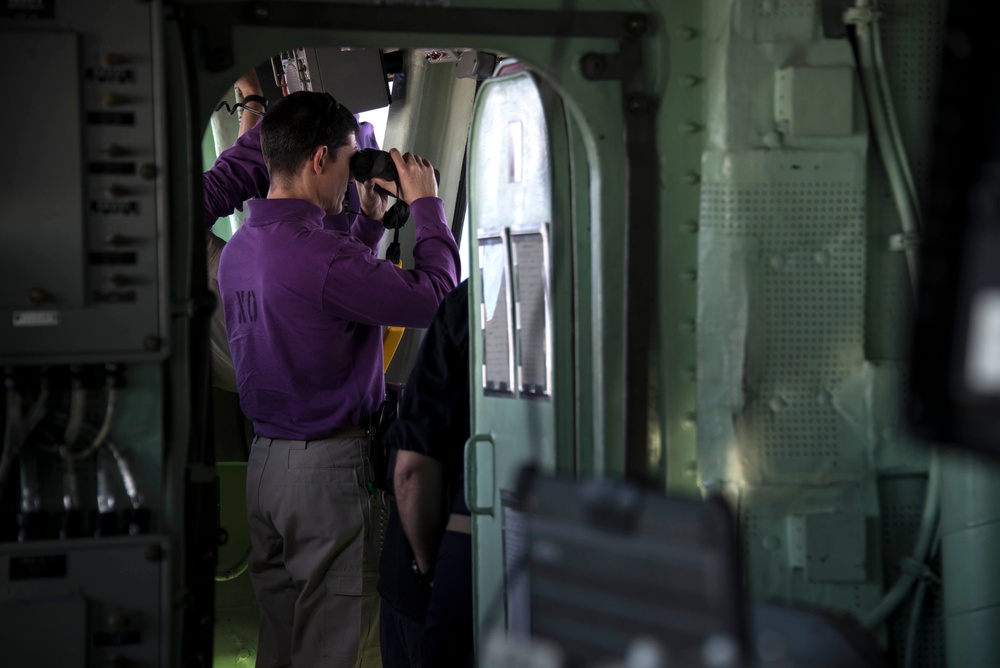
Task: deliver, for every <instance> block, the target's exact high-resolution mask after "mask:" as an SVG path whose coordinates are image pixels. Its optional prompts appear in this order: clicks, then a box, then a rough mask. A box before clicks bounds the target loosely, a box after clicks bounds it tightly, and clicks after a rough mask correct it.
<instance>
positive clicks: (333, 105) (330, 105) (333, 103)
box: [322, 93, 340, 118]
mask: <svg viewBox="0 0 1000 668" xmlns="http://www.w3.org/2000/svg"><path fill="white" fill-rule="evenodd" d="M322 95H323V97H324V98H326V110H325V111H324V112H323V117H324V118H326V115H327V114H329V113H330V109H337V110H339V109H340V102H337V100H336V99H335V98H334V97H333V96H332V95H330V94H329V93H323V94H322Z"/></svg>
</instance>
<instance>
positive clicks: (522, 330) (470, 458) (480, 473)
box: [466, 66, 575, 647]
mask: <svg viewBox="0 0 1000 668" xmlns="http://www.w3.org/2000/svg"><path fill="white" fill-rule="evenodd" d="M518 68H519V71H515V72H514V73H511V74H504V73H503V71H501V75H500V76H498V77H496V78H494V79H490V80H487V81H485V82H484V83H483V85H482V88H481V90H480V92H479V95H478V98H477V100H476V106H475V109H474V111H473V120H472V131H471V138H470V142H469V153H468V183H469V192H470V197H469V220H470V228H469V230H470V235H471V236H470V238H471V239H472V243H473V246H472V253H471V254H472V264H471V267H472V271H471V274H470V285H471V288H472V292H471V293H470V295H471V298H470V310H471V313H470V317H471V320H470V323H471V327H470V336H471V339H472V341H471V344H472V345H471V348H470V350H471V353H472V355H471V360H472V362H471V365H472V370H471V382H472V404H473V405H472V434H473V435H472V438H471V439H470V441H469V443H468V444H467V446H466V477H467V483H466V484H467V488H466V489H467V497H468V503H469V508H470V509H471V510H472V513H473V516H474V518H475V531H474V535H473V538H474V569H475V592H476V628H477V631H478V633H479V634H480V637H479V639H478V642H479V643H480V647H481V646H482V641H483V640H484V638H483V637H482V634H483V633H485V632H487V631H488V629H490V628H494V627H500V626H502V623H501V622H502V620H503V619H504V617H505V613H506V617H507V621H508V624H507V626H508V627H509V628H511V629H512V630H513V631H516V630H518V629H523V630H526V625H527V624H528V623H529V622H528V620H527V619H526V618H525V616H523V615H511V614H510V612H511V610H514V609H518V608H519V606H518V605H517V601H516V599H517V597H518V595H519V594H518V591H519V589H518V582H519V574H518V573H516V568H517V567H516V564H517V563H518V559H517V553H518V547H519V540H518V538H519V537H518V526H517V525H518V517H519V511H518V510H517V499H516V498H515V495H514V490H515V489H516V476H517V471H518V470H519V469H520V468H521V467H522V466H524V465H526V464H529V463H531V464H534V465H537V466H538V467H540V468H541V469H542V470H545V471H550V472H553V471H556V470H559V471H561V472H563V473H572V472H573V471H574V470H575V453H574V448H575V445H574V440H575V439H574V433H573V432H574V428H573V424H574V416H573V411H574V390H573V383H574V375H573V368H574V367H573V359H574V353H573V348H574V340H573V325H572V322H573V320H572V319H573V306H572V304H573V301H574V299H573V295H574V288H573V286H572V276H573V272H572V266H571V265H572V257H573V255H572V251H571V247H572V245H571V238H572V228H573V225H572V220H571V207H570V190H571V188H570V185H569V184H570V177H569V174H570V172H571V170H570V161H571V158H570V151H569V144H568V142H569V140H568V134H567V118H566V115H565V112H564V109H563V105H562V102H561V100H560V99H559V97H558V96H557V95H556V94H555V93H554V92H553V91H552V90H551V89H550V88H549V87H548V86H547V85H546V84H545V83H544V82H542V81H541V80H540V79H539V78H538V77H537V76H535V75H534V74H532V73H531V72H530V71H528V70H526V69H525V68H523V67H521V66H515V67H514V68H511V69H515V70H518ZM507 71H510V69H508V70H507ZM554 294H559V299H558V300H553V295H554ZM557 425H558V427H557Z"/></svg>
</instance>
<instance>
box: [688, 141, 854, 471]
mask: <svg viewBox="0 0 1000 668" xmlns="http://www.w3.org/2000/svg"><path fill="white" fill-rule="evenodd" d="M705 167H706V170H705V171H706V177H707V178H706V183H705V184H704V185H703V187H702V211H701V239H700V240H701V241H702V245H703V248H705V249H707V248H709V247H711V246H712V245H713V244H715V243H716V241H717V240H719V238H720V237H727V238H728V239H727V240H726V241H725V242H724V243H725V244H726V245H729V246H733V245H734V244H735V245H736V246H737V247H739V246H740V245H743V244H742V241H741V240H745V241H747V242H748V244H746V245H745V249H746V253H745V254H744V257H745V259H746V261H747V265H746V266H745V267H743V268H742V271H743V272H744V274H745V276H744V278H745V281H746V285H747V290H748V292H747V294H746V298H747V300H748V304H747V305H746V307H747V308H748V315H749V317H748V318H746V320H745V321H744V322H742V323H734V322H732V318H733V314H734V313H737V312H739V311H740V309H739V308H735V309H734V308H733V304H731V303H729V302H731V301H732V300H733V299H734V295H732V294H731V293H730V292H729V291H728V290H727V288H726V286H724V285H721V286H720V285H719V284H716V283H710V282H703V284H702V287H701V289H702V295H701V297H702V300H703V302H704V313H703V317H702V320H701V322H700V323H699V324H700V325H701V329H702V330H705V329H708V330H709V331H711V330H715V329H716V328H718V329H719V330H720V331H726V332H728V338H729V345H730V346H733V347H742V348H743V351H736V350H734V351H733V352H734V353H736V354H740V355H745V365H744V374H745V376H744V379H743V386H744V388H745V392H744V397H743V405H742V406H740V407H737V409H736V410H737V412H736V413H735V414H734V415H733V416H732V418H733V419H734V420H735V421H736V422H737V423H738V426H737V430H738V431H739V432H741V434H740V435H741V444H742V446H743V448H742V456H743V461H742V465H743V473H744V475H745V476H746V477H747V479H748V480H756V481H763V480H769V481H786V482H795V483H798V484H803V483H807V482H819V481H826V482H830V481H834V480H852V479H854V480H857V479H860V478H861V477H862V476H863V465H864V449H865V446H866V443H865V440H864V438H863V435H864V433H865V432H867V430H868V428H869V425H867V424H866V423H867V421H868V420H869V410H868V401H870V399H868V400H866V399H865V397H864V395H863V394H862V395H856V394H854V393H853V391H852V388H853V387H854V381H855V380H856V379H857V378H859V377H862V376H864V375H865V374H866V367H865V363H864V309H863V304H864V265H865V244H866V241H865V216H864V181H863V178H864V172H863V166H862V161H861V159H860V156H858V155H854V154H849V153H795V154H771V153H765V152H747V153H742V154H736V155H723V154H710V155H708V156H706V161H705ZM723 174H725V175H726V176H728V177H730V178H727V179H726V180H725V181H723V179H722V175H723ZM701 259H702V262H701V266H700V268H699V274H700V275H701V276H716V275H719V274H724V273H729V274H730V276H731V278H732V280H734V281H738V280H739V277H738V274H739V272H740V271H741V269H740V268H734V267H733V266H731V265H729V266H721V265H718V263H728V262H729V258H726V257H724V256H722V255H718V254H711V253H707V252H703V254H702V258H701ZM732 272H736V273H737V276H733V275H732ZM734 325H735V327H736V330H735V331H734V329H733V327H734ZM741 327H742V328H743V332H742V336H740V332H739V328H741ZM723 363H725V362H723ZM719 419H725V418H724V416H720V417H719ZM858 436H861V438H857V437H858ZM706 445H707V446H708V447H715V446H714V445H712V444H706Z"/></svg>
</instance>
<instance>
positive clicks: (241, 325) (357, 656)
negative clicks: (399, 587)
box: [219, 91, 459, 668]
mask: <svg viewBox="0 0 1000 668" xmlns="http://www.w3.org/2000/svg"><path fill="white" fill-rule="evenodd" d="M258 125H259V126H260V142H261V149H262V151H263V156H264V160H265V161H266V164H267V170H268V173H269V178H270V186H269V189H268V191H267V197H266V198H265V199H254V200H250V201H249V202H248V203H247V206H248V207H249V211H248V215H247V217H246V220H245V221H244V224H243V226H242V227H241V228H240V229H239V230H237V231H236V233H235V234H234V235H233V237H232V239H231V240H230V241H229V243H227V244H226V247H225V249H224V250H223V252H222V259H221V262H220V265H219V287H220V291H221V293H222V301H223V308H224V312H225V320H226V331H227V334H228V338H229V346H230V349H231V350H232V355H233V362H234V365H235V369H236V378H237V389H238V393H239V398H240V405H241V407H242V409H243V411H244V413H246V414H247V416H248V417H250V419H251V420H252V421H253V425H254V433H255V438H254V441H253V445H252V446H251V451H250V459H249V463H248V466H247V514H248V520H249V525H250V536H251V551H250V558H249V574H250V578H251V581H252V583H253V587H254V592H255V594H256V597H257V601H258V604H259V606H260V614H261V620H260V630H259V637H258V654H257V666H259V667H261V668H264V667H267V666H288V665H294V666H369V665H371V666H378V665H380V657H379V642H378V601H379V599H378V594H377V592H376V583H377V578H378V551H379V532H378V508H377V507H376V503H377V497H376V496H375V494H374V491H373V487H372V485H371V483H372V477H373V472H372V467H371V462H370V461H369V458H368V443H367V439H366V438H365V433H364V429H363V428H362V426H361V425H362V423H363V419H364V417H365V415H366V414H367V413H368V412H370V411H373V410H375V409H377V408H378V407H379V405H380V404H381V403H382V401H383V399H384V396H385V379H384V374H383V359H382V326H383V325H395V326H401V327H420V328H423V327H427V325H428V324H429V323H430V322H431V319H432V318H433V316H434V313H435V311H436V310H437V308H438V306H439V304H440V303H441V301H442V300H443V299H444V296H445V295H446V294H448V292H449V291H451V290H452V289H453V288H454V287H455V285H456V282H457V271H458V264H459V255H458V247H457V245H456V243H455V239H454V237H453V236H452V233H451V230H450V229H449V227H448V225H447V222H446V218H445V213H444V205H443V202H442V201H441V200H440V199H439V198H438V197H437V183H436V181H435V178H434V172H433V167H432V166H431V164H430V162H429V161H427V160H425V159H423V158H421V157H420V156H417V155H413V154H410V153H406V154H400V152H399V151H398V150H396V149H392V150H391V151H390V154H391V156H392V159H393V161H394V163H395V165H396V168H397V171H398V173H399V180H398V187H399V191H398V192H397V195H398V196H399V197H400V198H401V199H403V201H405V202H407V203H408V204H409V206H410V211H411V214H412V217H413V221H414V226H415V234H416V240H417V242H416V245H415V246H414V249H413V260H414V268H413V269H410V270H403V269H399V268H397V267H395V266H393V265H392V264H391V263H389V262H388V261H386V260H384V259H379V258H378V257H376V253H375V251H376V249H377V248H378V242H379V239H380V238H381V236H382V233H383V226H382V224H381V222H380V220H381V218H382V216H383V215H384V213H385V211H386V205H387V201H386V197H385V196H384V195H379V194H378V193H377V191H376V190H375V188H374V185H375V182H374V180H370V181H368V182H366V183H364V184H361V185H359V187H358V190H359V195H360V215H358V216H357V218H356V220H355V221H354V224H353V225H352V230H351V231H345V230H343V229H329V228H328V227H327V226H326V225H325V223H326V222H327V219H328V218H329V217H331V216H333V217H337V216H340V215H341V214H342V213H343V202H344V199H345V197H344V196H345V192H346V190H347V186H348V183H349V182H350V181H351V172H350V159H351V156H352V155H353V154H354V153H355V152H356V151H357V145H356V141H357V135H358V132H359V127H358V122H357V120H356V119H355V118H354V116H353V115H352V114H351V113H350V111H348V110H347V109H346V108H344V107H343V106H342V105H340V104H339V103H338V102H337V101H336V100H334V99H333V98H332V97H331V96H329V95H327V94H320V93H314V92H307V91H303V92H298V93H293V94H291V95H289V96H287V97H284V98H282V99H281V100H279V101H278V102H276V103H275V104H274V105H272V106H271V107H270V109H269V110H268V111H267V114H266V115H265V116H264V118H263V120H262V121H261V122H260V123H259V124H258ZM378 185H381V186H382V187H383V188H385V189H387V190H389V191H390V192H396V188H397V184H396V183H388V182H379V183H378Z"/></svg>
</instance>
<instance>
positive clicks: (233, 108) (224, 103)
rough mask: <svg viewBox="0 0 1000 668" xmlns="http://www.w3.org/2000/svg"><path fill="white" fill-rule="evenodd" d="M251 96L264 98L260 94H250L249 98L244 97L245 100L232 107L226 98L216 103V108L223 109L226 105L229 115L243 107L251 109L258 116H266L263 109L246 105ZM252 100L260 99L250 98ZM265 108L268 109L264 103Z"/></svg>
mask: <svg viewBox="0 0 1000 668" xmlns="http://www.w3.org/2000/svg"><path fill="white" fill-rule="evenodd" d="M250 97H252V98H259V99H260V100H262V99H264V98H262V97H260V96H259V95H250V96H249V97H248V98H244V101H243V102H237V103H236V104H234V105H233V106H231V107H230V106H229V103H228V102H226V101H225V100H223V101H222V102H220V103H219V104H217V105H216V107H215V110H216V111H218V110H219V109H222V108H223V107H225V108H226V111H228V112H229V115H230V116H232V115H233V114H235V113H236V110H237V109H242V110H243V111H249V112H250V113H251V114H257V115H258V116H260V117H261V118H263V117H264V112H263V111H257V110H256V109H251V108H250V107H248V106H247V105H246V101H247V99H249V98H250ZM250 101H251V102H256V101H258V100H250ZM264 108H265V109H266V108H267V105H264Z"/></svg>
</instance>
